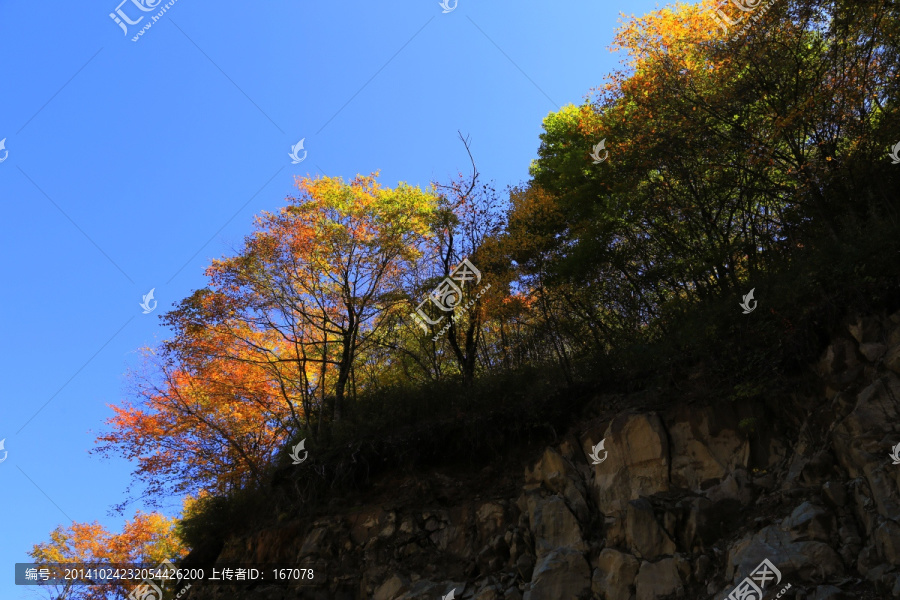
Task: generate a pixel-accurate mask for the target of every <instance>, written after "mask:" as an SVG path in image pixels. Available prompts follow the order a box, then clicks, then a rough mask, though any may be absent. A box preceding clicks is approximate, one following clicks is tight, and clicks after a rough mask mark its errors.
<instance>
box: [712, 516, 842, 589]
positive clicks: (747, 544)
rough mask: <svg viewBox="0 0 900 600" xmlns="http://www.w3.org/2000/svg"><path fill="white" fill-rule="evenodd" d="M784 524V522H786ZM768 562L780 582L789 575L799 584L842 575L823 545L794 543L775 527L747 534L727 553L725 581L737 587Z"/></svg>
mask: <svg viewBox="0 0 900 600" xmlns="http://www.w3.org/2000/svg"><path fill="white" fill-rule="evenodd" d="M786 521H787V519H786ZM763 559H768V560H769V561H770V562H771V563H772V564H773V565H775V567H776V568H777V569H778V570H779V571H781V575H782V579H783V578H784V577H787V576H790V575H793V576H795V577H797V578H799V579H801V580H802V581H805V582H811V583H822V582H823V581H824V580H826V579H828V578H830V577H832V576H835V575H841V574H843V569H844V567H843V563H842V561H841V558H840V557H839V556H838V555H837V553H836V552H835V551H834V550H833V549H832V548H831V546H829V545H828V544H826V543H824V542H816V541H811V542H797V541H793V540H792V539H791V534H790V532H788V531H785V530H784V529H783V528H780V527H777V526H775V525H769V526H767V527H764V528H763V529H761V530H760V531H758V532H757V533H755V534H748V535H746V536H744V538H742V539H741V540H739V541H738V542H736V543H735V544H734V545H733V546H732V547H731V548H729V550H728V557H727V561H726V572H725V577H726V579H728V580H729V581H732V582H733V583H735V584H736V583H738V582H740V581H741V580H743V579H744V577H747V576H748V575H749V574H750V573H752V572H753V570H754V569H756V567H757V566H759V564H760V563H762V561H763Z"/></svg>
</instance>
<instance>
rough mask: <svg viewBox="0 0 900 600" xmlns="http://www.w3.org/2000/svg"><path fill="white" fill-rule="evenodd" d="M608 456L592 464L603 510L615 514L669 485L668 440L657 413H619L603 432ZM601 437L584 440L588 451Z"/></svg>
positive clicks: (583, 442) (607, 513) (597, 498)
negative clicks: (596, 463)
mask: <svg viewBox="0 0 900 600" xmlns="http://www.w3.org/2000/svg"><path fill="white" fill-rule="evenodd" d="M603 439H605V445H604V447H605V449H606V452H608V453H609V454H608V455H607V458H606V460H604V461H603V462H602V463H600V464H598V465H592V467H593V470H594V478H593V482H592V491H593V494H594V499H595V500H596V502H597V506H598V507H599V508H600V511H601V512H603V513H604V514H605V515H616V514H618V513H620V512H623V511H625V509H626V507H627V505H628V502H629V501H631V500H635V499H637V498H639V497H640V496H651V495H653V494H655V493H658V492H665V491H667V490H668V489H669V441H668V435H667V434H666V430H665V428H664V427H663V424H662V421H661V420H660V418H659V416H658V415H656V414H655V413H649V414H628V415H620V416H618V417H616V418H615V419H613V420H612V422H611V423H610V424H609V427H607V428H606V432H605V433H604V438H603ZM599 441H600V440H591V439H585V440H582V447H583V449H584V451H585V455H589V454H590V452H591V449H592V445H593V444H594V443H598V442H599Z"/></svg>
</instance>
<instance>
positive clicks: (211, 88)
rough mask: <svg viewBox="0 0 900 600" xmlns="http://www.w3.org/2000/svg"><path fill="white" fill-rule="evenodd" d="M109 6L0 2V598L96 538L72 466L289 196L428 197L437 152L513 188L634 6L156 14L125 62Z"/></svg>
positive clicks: (103, 499)
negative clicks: (342, 192)
mask: <svg viewBox="0 0 900 600" xmlns="http://www.w3.org/2000/svg"><path fill="white" fill-rule="evenodd" d="M118 1H119V0H109V1H108V2H107V1H106V0H104V2H99V3H98V2H90V3H61V2H43V3H40V2H31V1H27V0H0V40H2V42H3V43H2V47H3V52H4V57H3V60H2V61H0V139H3V138H5V140H6V141H5V151H3V150H0V159H3V158H4V156H6V159H5V160H3V162H2V163H0V199H2V205H3V218H2V225H0V228H2V230H0V243H2V248H0V250H2V253H3V256H4V257H5V260H4V261H3V263H2V266H0V281H3V282H4V284H3V290H2V291H3V293H2V294H0V309H2V314H3V319H2V349H0V352H2V357H0V365H2V372H3V374H4V377H3V380H4V385H3V389H2V391H0V439H4V438H5V440H6V442H5V447H6V451H7V452H8V455H7V458H6V460H5V461H3V462H2V463H0V491H2V494H3V498H2V501H0V507H2V511H0V542H2V543H0V563H2V564H3V565H5V566H4V567H3V571H2V572H3V573H4V575H3V577H2V578H0V597H2V598H26V597H33V596H32V595H30V594H29V592H28V591H26V590H25V589H23V588H16V587H15V586H14V585H13V583H12V581H13V578H12V567H13V563H15V562H26V561H27V560H28V557H27V554H26V553H27V551H28V550H29V549H30V548H31V546H32V545H33V544H34V543H37V542H40V541H43V540H45V539H47V537H48V534H49V532H50V531H51V530H52V529H53V528H54V527H56V526H58V525H68V524H69V523H71V521H72V520H75V521H79V522H85V521H87V522H90V521H94V520H98V521H100V522H101V523H103V524H105V525H106V526H107V527H109V528H111V529H118V528H119V527H120V525H121V523H122V519H121V518H119V517H116V516H111V515H110V514H109V510H110V507H112V506H113V505H115V504H117V503H119V502H121V501H122V500H123V499H124V498H125V493H126V488H127V486H128V483H129V479H130V472H131V470H132V465H130V464H129V463H127V462H124V461H119V460H108V461H105V460H101V459H100V458H99V457H96V456H92V455H89V454H88V450H89V449H91V448H92V447H93V446H94V439H95V438H96V435H97V434H98V432H100V431H102V430H103V428H104V426H103V422H104V420H105V419H106V418H107V417H108V416H109V415H110V411H109V409H108V408H107V405H108V404H116V403H118V402H120V401H121V400H122V399H123V398H125V397H127V388H126V383H127V381H126V379H125V373H126V371H127V369H128V368H129V367H134V366H138V365H139V360H138V359H139V356H138V351H139V349H140V348H141V347H144V346H148V345H149V346H153V345H155V344H157V343H158V342H159V341H160V340H162V339H164V338H165V336H166V331H165V330H164V329H163V328H161V327H160V325H159V320H158V317H159V315H160V314H161V313H163V311H165V310H166V309H168V308H169V307H170V306H171V305H172V303H173V302H176V301H178V299H180V298H182V297H184V296H186V295H187V294H189V293H190V292H191V290H193V289H196V288H198V287H201V286H203V285H204V278H203V269H204V267H205V266H206V265H207V264H208V262H209V260H210V259H211V258H214V257H219V256H221V255H223V254H228V253H230V251H231V249H232V248H236V247H238V246H239V244H240V242H241V240H242V239H243V236H244V235H246V234H247V233H249V232H250V230H251V222H252V217H253V215H254V214H257V213H259V212H260V211H262V210H274V209H276V208H277V207H278V206H280V205H281V204H282V203H283V200H284V198H285V196H287V195H289V194H291V193H292V190H293V187H292V184H293V177H294V176H295V175H306V174H311V175H315V174H316V173H326V174H328V175H341V176H343V177H344V178H350V177H352V176H354V175H355V174H357V173H369V172H371V171H374V170H376V169H380V170H381V181H382V183H383V184H385V185H394V184H396V183H397V182H398V181H407V182H409V183H412V184H418V185H422V186H426V185H428V184H429V182H431V181H433V180H443V181H446V180H447V179H448V178H449V177H451V176H452V175H454V174H455V173H456V172H457V171H459V170H462V171H467V170H468V159H467V157H466V154H465V150H464V148H463V147H462V145H461V144H460V142H459V140H458V139H457V134H456V132H457V130H460V131H462V132H463V133H464V134H467V135H469V136H471V141H472V151H473V153H474V155H475V158H476V160H477V162H478V167H479V170H480V171H481V173H482V174H483V176H484V177H485V178H487V179H493V180H494V181H496V183H497V184H498V186H499V187H502V186H505V185H507V184H516V183H519V182H521V181H523V180H525V179H526V178H527V172H528V165H529V163H530V161H531V160H532V159H533V158H535V156H536V151H537V147H538V144H539V139H538V135H539V133H540V131H541V128H540V127H541V121H542V119H543V118H544V117H545V116H546V115H547V113H548V112H550V111H552V110H556V109H557V108H558V107H560V106H562V105H565V104H567V103H580V102H581V101H582V99H583V98H584V96H585V94H586V93H587V92H588V91H589V89H590V88H591V87H593V86H596V85H599V84H600V83H601V82H602V81H603V77H604V75H605V74H606V73H608V72H610V71H612V70H613V69H615V68H616V67H617V66H618V61H619V59H620V58H621V57H620V56H619V55H617V54H611V53H610V52H609V51H608V49H607V48H608V46H609V44H610V42H611V40H612V36H613V32H614V29H615V27H616V23H617V21H618V19H619V13H621V12H625V13H628V14H631V13H635V14H644V13H646V12H647V11H649V10H652V9H654V8H655V7H656V6H657V3H656V2H655V1H654V2H650V1H647V0H631V1H629V2H622V1H619V0H590V1H588V0H559V1H557V2H552V3H550V2H537V1H531V0H528V1H520V2H475V1H474V0H459V2H458V5H457V7H456V9H455V10H453V11H452V12H449V13H446V14H444V13H442V11H441V7H440V6H439V4H438V1H437V0H417V1H415V2H412V1H401V2H390V3H387V2H382V3H379V2H371V1H369V2H357V1H345V2H313V1H311V0H290V1H288V0H267V1H266V2H259V3H238V2H232V1H228V0H223V1H221V2H211V1H208V0H207V1H201V0H177V1H176V2H175V3H174V4H173V5H172V6H171V8H169V10H168V11H167V12H166V13H165V14H163V15H162V17H161V18H160V19H159V21H158V22H156V23H155V24H154V25H153V26H152V27H151V28H150V29H148V30H147V31H146V32H145V33H144V35H143V36H142V37H140V38H139V39H138V41H137V42H133V41H131V38H132V36H133V35H134V34H135V33H136V32H137V31H138V30H139V29H140V27H141V26H143V25H144V24H145V23H146V22H147V21H149V18H150V17H149V15H154V14H156V12H157V11H153V12H147V13H144V12H141V11H140V10H138V9H137V8H136V7H135V5H134V4H133V3H132V0H127V1H126V2H125V3H124V4H122V5H121V10H122V11H123V12H124V13H125V14H126V15H128V17H129V18H130V19H131V20H136V19H137V18H138V16H140V15H146V17H145V18H144V20H143V21H142V22H140V23H138V24H137V25H132V26H129V34H128V35H125V34H123V31H122V29H120V28H119V26H117V25H116V23H115V22H113V20H112V19H111V18H110V17H109V13H112V12H114V11H115V10H116V8H117V4H118ZM134 1H135V2H139V0H134ZM144 1H145V4H146V3H149V4H151V5H154V4H155V0H149V2H148V0H144ZM164 4H165V2H161V3H160V7H158V8H157V10H159V9H161V6H162V5H164ZM451 5H452V2H451ZM301 138H304V139H305V142H304V148H305V150H306V151H307V152H308V154H307V156H306V159H305V160H304V161H303V162H301V163H300V164H297V165H293V164H291V159H290V158H289V157H288V153H289V152H290V149H291V146H292V145H294V144H296V143H297V142H298V141H299V140H300V139H301ZM5 152H8V155H7V154H6V153H5ZM151 288H155V298H156V300H157V301H158V303H159V304H158V307H157V308H156V309H155V310H154V311H153V312H152V313H150V314H142V310H141V308H140V306H139V303H140V301H141V297H142V295H143V294H146V293H147V292H148V291H149V290H150V289H151ZM2 457H3V453H2V451H0V459H2ZM178 506H180V502H179V501H178V499H172V502H171V512H172V513H174V512H176V511H177V508H178ZM138 508H143V506H142V505H141V503H140V502H138V503H136V504H134V505H133V507H132V509H138ZM130 513H133V510H131V511H130ZM126 516H130V514H128V515H126Z"/></svg>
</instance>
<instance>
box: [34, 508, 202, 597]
mask: <svg viewBox="0 0 900 600" xmlns="http://www.w3.org/2000/svg"><path fill="white" fill-rule="evenodd" d="M175 527H176V519H174V518H169V517H165V516H163V515H162V514H159V513H142V512H137V513H136V514H135V516H134V518H133V519H132V520H130V521H126V522H125V525H124V526H123V528H122V531H121V532H119V533H115V532H110V531H108V530H107V529H106V528H105V527H103V526H102V525H100V524H99V523H97V522H94V523H74V522H73V523H72V524H71V525H70V526H68V527H63V526H60V527H57V528H56V529H54V530H53V531H52V532H50V539H49V540H48V541H46V542H41V543H39V544H35V545H34V547H33V548H32V550H31V551H30V552H29V553H28V554H29V555H30V556H31V558H32V560H33V561H34V562H35V563H36V564H37V565H38V567H39V568H40V567H41V566H43V565H46V566H48V568H49V567H50V565H55V564H69V565H70V566H73V567H74V566H77V567H79V568H84V569H88V568H92V567H103V566H106V565H120V566H124V565H138V564H140V565H145V566H147V568H155V567H157V566H158V565H160V564H161V563H162V562H163V561H165V560H170V561H173V560H177V559H178V558H181V557H183V556H185V555H186V554H187V550H186V549H185V548H184V547H183V546H182V544H181V542H180V541H179V539H178V537H177V535H176V534H175ZM51 571H53V569H51ZM129 587H130V586H128V585H124V584H123V585H112V584H109V585H73V584H71V583H69V582H67V583H66V584H64V585H61V586H50V587H47V588H46V589H45V593H47V594H48V598H52V599H54V600H58V599H62V598H65V599H66V600H108V599H109V598H110V594H112V595H113V597H115V598H123V599H124V598H126V597H127V595H128V592H129Z"/></svg>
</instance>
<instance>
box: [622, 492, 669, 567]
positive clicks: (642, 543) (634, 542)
mask: <svg viewBox="0 0 900 600" xmlns="http://www.w3.org/2000/svg"><path fill="white" fill-rule="evenodd" d="M625 543H626V544H627V545H628V548H629V549H630V550H631V551H632V553H633V554H634V555H635V556H637V557H638V558H641V559H643V560H654V559H656V558H659V557H660V556H663V555H667V554H672V553H673V552H675V542H673V541H672V539H671V538H670V537H669V534H668V533H666V531H665V530H664V529H663V528H662V527H661V526H660V524H659V522H658V521H657V520H656V516H655V515H654V514H653V507H652V506H651V505H650V502H648V501H647V500H646V499H644V498H641V499H639V500H632V501H631V502H629V503H628V509H627V512H626V517H625Z"/></svg>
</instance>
